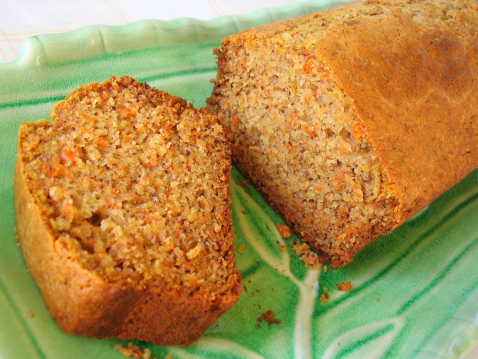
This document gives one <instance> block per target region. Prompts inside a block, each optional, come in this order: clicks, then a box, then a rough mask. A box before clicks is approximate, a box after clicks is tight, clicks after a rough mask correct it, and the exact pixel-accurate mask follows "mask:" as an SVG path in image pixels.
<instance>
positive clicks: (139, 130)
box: [135, 126, 146, 133]
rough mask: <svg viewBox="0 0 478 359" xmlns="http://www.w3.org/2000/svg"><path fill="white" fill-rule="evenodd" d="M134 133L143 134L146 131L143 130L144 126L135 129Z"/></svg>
mask: <svg viewBox="0 0 478 359" xmlns="http://www.w3.org/2000/svg"><path fill="white" fill-rule="evenodd" d="M135 131H136V133H143V132H145V131H146V129H145V128H144V126H141V127H139V128H137V129H136V130H135Z"/></svg>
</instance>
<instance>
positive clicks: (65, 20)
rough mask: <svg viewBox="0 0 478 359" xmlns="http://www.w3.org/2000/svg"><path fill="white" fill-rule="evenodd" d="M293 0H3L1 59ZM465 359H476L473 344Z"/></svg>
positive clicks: (240, 12)
mask: <svg viewBox="0 0 478 359" xmlns="http://www.w3.org/2000/svg"><path fill="white" fill-rule="evenodd" d="M292 1H293V0H182V1H175V0H167V1H166V0H156V1H155V0H134V1H131V0H82V1H76V0H73V1H68V0H66V1H62V0H43V1H40V0H2V1H1V8H0V63H2V62H9V61H13V60H15V59H16V58H17V57H18V55H19V54H20V49H21V45H22V42H23V41H24V40H25V39H26V38H27V37H30V36H34V35H38V34H53V33H58V32H65V31H71V30H75V29H78V28H80V27H83V26H88V25H98V24H102V25H123V24H127V23H130V22H133V21H137V20H142V19H160V20H170V19H174V18H177V17H195V18H198V19H202V20H207V19H212V18H215V17H218V16H223V15H230V14H231V15H232V14H234V15H241V14H248V13H250V12H252V11H254V10H256V9H259V8H262V7H271V6H280V5H284V4H286V3H289V2H292ZM465 359H478V346H477V347H475V348H474V349H473V350H472V351H471V352H470V353H469V354H468V355H467V356H466V357H465Z"/></svg>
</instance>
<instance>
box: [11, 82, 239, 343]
mask: <svg viewBox="0 0 478 359" xmlns="http://www.w3.org/2000/svg"><path fill="white" fill-rule="evenodd" d="M230 167H231V159H230V131H229V129H228V127H227V126H226V125H225V124H224V123H223V122H221V121H220V120H219V119H218V118H217V117H216V115H214V114H212V113H210V112H209V111H207V110H205V109H199V110H195V109H194V108H193V107H192V106H191V105H188V104H187V103H186V102H185V101H184V100H182V99H180V98H177V97H173V96H171V95H169V94H167V93H165V92H162V91H159V90H156V89H154V88H151V87H149V86H148V85H146V84H144V83H140V82H137V81H135V80H133V79H132V78H130V77H122V78H118V77H114V76H113V77H111V78H110V79H109V80H108V81H106V82H105V83H103V84H98V83H93V84H90V85H86V86H82V87H80V88H79V89H77V90H75V91H73V92H72V93H71V94H69V95H68V97H67V98H66V99H65V100H63V101H61V102H60V103H58V104H57V105H56V107H55V108H54V109H53V111H52V113H51V120H50V121H49V122H47V121H44V120H41V121H39V122H37V123H25V124H23V125H21V127H20V134H19V142H18V155H17V165H16V170H15V213H16V218H17V234H18V242H19V244H20V247H21V249H22V251H23V254H24V257H25V260H26V263H27V265H28V268H29V270H30V272H31V274H32V276H33V277H34V279H35V281H36V283H37V284H38V286H39V288H40V290H41V292H42V294H43V296H44V299H45V302H46V305H47V307H48V309H49V310H50V312H51V314H52V316H53V317H54V318H55V319H56V320H57V322H58V324H59V326H60V327H61V328H63V329H64V330H65V331H66V332H68V333H73V334H81V335H84V336H88V337H91V336H95V337H100V338H101V337H119V338H125V339H126V338H128V339H129V338H135V339H139V340H144V341H149V342H153V343H155V344H158V345H173V344H183V345H186V344H189V343H191V342H192V341H194V340H195V339H197V338H198V337H199V336H200V335H201V334H202V333H203V332H204V331H205V330H206V329H207V328H208V327H209V326H210V325H211V324H213V323H214V322H215V321H216V320H217V319H218V318H219V317H220V316H221V315H222V314H223V313H224V312H225V311H226V310H227V309H228V308H230V307H231V306H232V305H233V304H234V303H235V302H236V301H237V300H238V297H239V294H240V292H241V282H240V274H239V272H238V270H237V269H236V265H235V259H234V247H233V236H232V221H231V210H230V204H231V199H230V194H229V190H228V184H229V179H230Z"/></svg>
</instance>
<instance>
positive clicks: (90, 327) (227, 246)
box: [14, 78, 241, 345]
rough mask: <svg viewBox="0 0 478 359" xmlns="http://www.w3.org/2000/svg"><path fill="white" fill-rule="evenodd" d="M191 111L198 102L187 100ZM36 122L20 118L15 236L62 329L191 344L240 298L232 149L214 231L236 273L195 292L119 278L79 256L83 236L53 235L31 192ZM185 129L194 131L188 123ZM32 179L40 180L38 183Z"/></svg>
mask: <svg viewBox="0 0 478 359" xmlns="http://www.w3.org/2000/svg"><path fill="white" fill-rule="evenodd" d="M113 80H114V81H118V82H119V81H120V80H121V81H123V82H126V83H131V85H132V86H138V83H136V82H134V80H132V79H130V78H122V79H118V78H112V79H110V80H109V81H110V82H111V81H113ZM105 84H106V83H105ZM103 85H104V84H103ZM146 87H147V86H146ZM147 88H148V87H147ZM97 89H98V84H91V85H86V86H83V87H81V88H80V89H78V90H76V91H74V92H73V93H71V94H70V95H69V96H68V97H67V99H66V100H64V101H62V102H60V103H59V104H58V105H57V106H56V107H55V108H54V110H53V111H52V121H54V119H55V118H56V117H58V118H59V119H60V120H62V118H63V117H62V116H63V114H62V113H61V112H62V111H66V110H67V108H68V106H67V104H68V102H75V101H77V100H78V99H82V98H83V95H84V94H87V93H88V92H89V91H96V90H97ZM155 91H156V90H155ZM163 94H164V97H165V98H166V99H167V100H168V101H169V102H168V103H169V105H171V106H174V104H175V103H179V104H180V105H182V106H186V105H187V104H186V102H185V101H183V100H181V99H179V98H173V97H171V96H170V95H168V94H166V93H163ZM150 95H151V98H150V99H149V100H150V101H156V97H155V96H157V93H154V92H152V93H150V94H148V96H150ZM187 111H195V110H194V109H193V108H192V106H189V105H187ZM187 111H185V112H184V116H193V113H192V112H187ZM196 113H197V114H201V115H202V116H205V118H206V120H210V124H211V125H214V124H216V123H219V124H222V125H223V122H221V120H218V119H217V118H216V116H215V115H212V114H210V113H209V112H208V111H207V110H205V109H200V110H197V112H196ZM208 116H210V118H209V117H208ZM189 120H190V119H188V121H189ZM57 125H58V123H57ZM31 126H32V125H31V124H29V125H28V126H25V125H21V126H20V133H19V142H18V153H17V164H16V167H15V200H14V204H15V215H16V219H17V239H18V242H19V244H20V247H21V249H22V252H23V254H24V258H25V261H26V264H27V266H28V268H29V271H30V273H31V274H32V276H33V278H34V279H35V281H36V283H37V285H38V287H39V288H40V290H41V292H42V294H43V297H44V299H45V303H46V305H47V307H48V309H49V311H50V313H51V315H52V316H53V317H54V318H55V319H56V320H57V323H58V325H59V326H60V327H61V328H62V329H63V330H65V331H66V332H67V333H70V334H79V335H83V336H86V337H100V338H103V337H120V338H124V339H139V340H144V341H149V342H152V343H155V344H157V345H177V344H182V345H188V344H190V343H191V342H193V341H194V340H196V339H197V338H199V336H201V335H202V333H203V332H204V331H205V330H206V329H207V328H208V327H210V326H211V325H212V324H213V323H214V322H215V321H216V320H217V319H218V318H219V317H220V316H221V315H222V314H223V313H224V312H225V311H226V310H227V309H229V308H230V307H231V306H232V305H234V304H235V302H236V301H237V300H238V298H239V294H240V292H241V285H240V274H239V273H238V271H237V268H236V266H235V260H234V246H233V237H232V219H231V209H230V201H231V200H230V195H229V190H228V183H229V180H230V161H231V159H230V153H229V152H227V151H225V152H224V154H223V156H222V157H221V161H224V163H223V164H224V166H223V167H224V168H223V172H224V173H222V178H223V182H222V183H221V184H220V185H221V186H220V187H221V188H219V187H218V188H217V191H218V192H221V191H222V192H223V193H222V192H221V194H220V196H221V198H223V199H224V203H221V204H219V203H218V204H216V205H217V211H218V212H220V213H221V214H220V216H222V219H221V221H222V222H221V226H222V227H221V229H220V230H219V231H217V232H216V233H217V236H218V241H222V242H219V243H220V244H222V247H221V248H220V251H221V252H220V255H221V256H222V257H223V258H224V260H223V261H222V263H223V268H222V269H223V270H224V271H227V272H228V273H229V275H230V277H229V279H227V283H225V285H222V287H221V288H217V290H218V291H217V292H209V291H204V292H201V290H196V291H194V292H192V293H191V291H190V290H189V291H188V290H185V288H184V287H183V286H182V285H181V283H179V282H178V283H177V285H172V284H171V283H165V281H162V280H161V279H160V278H153V279H149V280H142V281H140V282H134V281H128V280H117V281H113V280H111V278H108V277H106V276H102V275H100V274H98V273H96V272H94V271H92V270H91V268H87V267H86V266H85V265H84V264H83V263H81V262H80V260H79V253H80V252H81V251H84V249H83V248H81V244H80V243H79V242H78V241H72V240H70V241H60V240H58V238H57V237H56V236H55V235H54V233H57V232H55V231H54V230H53V228H52V227H51V225H50V220H51V218H50V217H49V216H47V215H45V213H44V212H43V211H44V210H45V207H44V206H41V205H39V203H37V201H38V198H36V197H35V196H34V195H33V194H32V188H31V185H32V182H35V180H32V174H31V173H27V169H26V163H27V162H28V161H30V160H31V158H30V156H31V153H32V151H30V150H25V147H23V145H24V143H22V141H25V138H26V131H27V130H31ZM39 126H40V127H41V125H39ZM59 126H61V125H59ZM223 127H224V131H225V136H226V138H227V139H229V137H230V134H229V132H228V131H229V130H228V128H227V126H223ZM59 128H60V127H59ZM183 133H184V134H185V135H187V134H188V132H187V131H186V130H184V132H183ZM227 146H229V144H227ZM227 146H226V147H227ZM28 148H30V147H28ZM51 181H53V179H50V182H51ZM218 186H219V184H218ZM34 187H35V188H38V184H35V185H34ZM60 235H62V234H61V233H60ZM221 238H223V239H221ZM69 246H70V247H69ZM126 279H127V278H126ZM208 288H209V287H208Z"/></svg>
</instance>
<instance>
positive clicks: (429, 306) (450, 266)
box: [0, 1, 478, 359]
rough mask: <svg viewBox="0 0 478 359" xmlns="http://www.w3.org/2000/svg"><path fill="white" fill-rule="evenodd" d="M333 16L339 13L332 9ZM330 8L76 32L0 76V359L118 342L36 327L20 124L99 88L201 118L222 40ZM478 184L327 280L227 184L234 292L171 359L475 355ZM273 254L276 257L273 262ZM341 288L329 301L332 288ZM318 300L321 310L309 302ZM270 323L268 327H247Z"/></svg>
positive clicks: (40, 311)
mask: <svg viewBox="0 0 478 359" xmlns="http://www.w3.org/2000/svg"><path fill="white" fill-rule="evenodd" d="M343 2H345V1H343ZM340 3H341V2H334V3H332V2H327V1H315V2H308V3H293V4H290V5H287V6H284V7H281V8H271V9H264V10H260V11H256V12H254V13H252V14H250V15H248V16H244V17H230V16H227V17H221V18H218V19H215V20H212V21H206V22H204V21H199V20H194V19H189V18H183V19H178V20H173V21H166V22H162V21H154V20H151V21H140V22H136V23H132V24H129V25H125V26H118V27H108V26H96V27H87V28H84V29H80V30H77V31H74V32H69V33H65V34H59V35H45V36H37V37H33V38H30V39H28V40H27V41H26V42H25V44H24V47H23V50H22V53H21V56H20V58H19V59H18V60H17V61H15V62H13V63H8V64H3V65H0V169H1V173H0V181H1V182H0V201H1V202H0V211H1V214H0V231H1V232H0V233H1V235H0V245H1V250H0V358H8V359H10V358H32V359H36V358H48V359H56V358H62V359H63V358H71V359H75V358H96V359H101V358H105V359H106V358H122V357H123V356H122V354H120V353H119V352H118V351H116V350H114V349H113V346H114V345H115V344H118V343H121V344H123V345H124V344H126V343H127V341H120V340H116V339H107V340H98V339H86V338H83V337H79V336H70V335H66V334H64V333H63V332H62V331H61V330H60V329H59V328H58V327H57V326H56V324H55V322H54V321H53V320H52V319H51V317H50V316H49V314H48V312H47V310H46V308H45V306H44V303H43V300H42V297H41V294H40V292H39V291H38V289H37V287H36V285H35V283H34V282H33V280H32V278H31V277H30V275H29V274H28V272H27V269H26V266H25V263H24V261H23V258H22V255H21V252H20V250H19V248H18V247H17V245H16V242H15V234H14V227H15V219H14V215H13V184H12V182H11V180H12V178H13V167H14V162H15V160H14V158H15V145H16V137H17V129H18V126H19V124H20V123H21V122H24V121H36V120H38V119H40V118H47V117H48V115H49V112H50V110H51V108H52V106H53V105H54V104H55V102H57V101H59V100H61V99H62V98H64V97H65V96H66V94H67V93H68V92H69V91H71V90H73V89H75V88H76V87H78V86H80V85H82V84H86V83H89V82H93V81H104V80H106V79H107V78H108V77H109V76H110V75H111V74H116V75H131V76H133V77H135V78H136V79H138V80H142V81H147V82H149V83H150V84H151V85H153V86H155V87H158V88H161V89H164V90H166V91H169V92H171V93H172V94H174V95H177V96H182V97H184V98H186V99H187V100H188V101H192V102H193V103H194V104H195V106H198V107H199V106H204V105H205V99H206V98H207V97H208V96H209V94H210V92H211V89H212V84H211V83H210V82H209V80H210V79H211V78H214V77H215V75H216V65H215V58H214V56H213V55H212V49H211V48H212V47H213V46H219V42H220V40H221V39H222V38H223V37H224V36H225V35H228V34H231V33H234V32H237V31H238V30H241V29H243V28H247V27H251V26H255V25H259V24H263V23H267V22H271V21H273V20H277V19H283V18H286V17H293V16H298V15H302V14H305V13H310V12H313V11H317V10H320V9H323V8H328V7H332V6H333V5H337V4H340ZM477 176H478V172H477V171H475V172H474V173H472V174H470V175H469V176H468V177H467V178H466V179H465V180H463V181H462V182H461V183H460V184H459V185H457V186H456V187H455V188H453V189H452V190H450V191H449V192H448V193H446V194H444V195H443V196H441V197H440V198H439V199H438V200H436V201H435V202H434V203H433V204H431V205H430V206H429V208H428V209H427V210H425V211H423V212H422V213H421V214H420V215H418V216H417V217H415V218H413V219H412V220H410V221H409V222H408V223H406V224H405V225H403V226H402V227H401V228H399V229H398V230H396V231H395V232H393V233H392V234H390V235H388V236H384V237H381V238H379V239H378V240H376V241H375V242H374V243H372V244H371V245H370V246H368V247H367V248H366V249H364V250H363V251H362V252H361V253H360V254H359V255H358V256H357V257H356V259H355V261H354V262H353V263H351V264H349V265H347V266H346V267H344V268H341V269H340V270H336V271H331V270H329V271H324V270H321V271H309V270H306V269H305V268H304V265H303V263H302V262H301V261H300V260H299V259H298V258H297V255H296V254H295V252H294V251H293V250H292V248H291V247H290V245H289V244H290V243H289V242H291V241H292V240H294V238H291V239H288V240H286V241H284V240H283V239H282V238H281V236H280V235H279V233H278V231H277V229H276V223H277V222H281V221H282V220H281V218H279V217H278V216H277V215H276V214H275V213H274V212H273V211H272V210H271V209H270V208H269V206H268V205H267V204H266V202H264V200H263V199H262V197H261V196H260V195H259V194H258V193H257V192H256V191H255V190H254V189H253V188H252V187H251V186H250V185H248V184H247V183H244V182H243V181H242V180H243V178H242V177H241V175H240V173H238V172H237V171H236V170H233V180H232V182H231V192H232V195H233V216H234V218H233V220H234V231H235V238H236V244H237V246H241V245H243V246H244V247H245V251H244V253H242V254H241V253H237V262H238V266H239V268H240V269H241V270H242V275H243V278H244V284H245V288H244V289H245V290H244V292H243V295H242V297H241V299H240V300H239V302H238V303H237V305H236V306H234V307H233V308H232V309H231V310H230V311H229V312H228V313H226V314H225V315H224V316H223V317H222V318H221V319H220V320H219V321H218V322H217V323H216V324H215V325H214V326H213V327H212V328H210V329H209V330H208V331H207V332H206V334H205V335H204V336H203V337H202V338H201V339H200V340H198V341H197V342H196V343H194V344H193V345H191V346H189V347H188V348H185V349H183V348H181V347H169V348H166V347H157V346H154V345H150V344H147V343H142V342H134V341H133V342H134V343H135V344H136V345H138V346H139V347H140V348H143V349H144V348H149V349H150V350H151V351H152V353H153V356H155V357H157V358H158V359H162V358H164V357H165V356H166V355H167V354H168V353H172V354H173V357H174V358H254V359H256V358H420V359H432V358H458V357H461V356H463V355H464V354H465V353H466V352H467V351H468V350H469V349H470V348H471V347H472V346H473V345H474V344H476V342H477V341H478V331H477V327H478V316H477V314H478V225H477V223H476V221H477V218H478V181H477ZM281 245H285V246H286V248H287V251H286V252H282V251H280V250H279V247H280V246H281ZM342 281H351V282H352V286H353V289H352V290H351V291H349V292H340V291H338V290H337V289H336V284H338V283H340V282H342ZM324 288H328V289H329V290H328V294H329V299H328V301H327V302H326V303H323V302H321V301H320V300H319V298H320V296H321V295H322V294H323V293H324ZM267 310H272V311H273V312H274V314H275V318H276V319H279V320H280V324H277V323H276V324H273V325H269V324H267V323H266V322H263V323H262V328H259V327H258V324H260V323H259V322H258V321H257V318H258V317H260V316H261V315H262V314H263V313H264V312H266V311H267Z"/></svg>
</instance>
